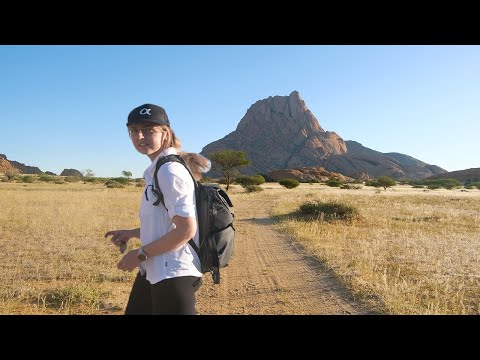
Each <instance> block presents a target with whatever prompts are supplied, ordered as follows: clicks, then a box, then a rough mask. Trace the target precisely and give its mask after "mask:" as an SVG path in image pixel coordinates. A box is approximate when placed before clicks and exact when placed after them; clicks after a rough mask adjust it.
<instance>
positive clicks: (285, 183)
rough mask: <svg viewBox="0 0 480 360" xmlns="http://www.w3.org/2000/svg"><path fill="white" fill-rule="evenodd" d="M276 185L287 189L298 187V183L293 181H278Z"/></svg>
mask: <svg viewBox="0 0 480 360" xmlns="http://www.w3.org/2000/svg"><path fill="white" fill-rule="evenodd" d="M278 183H279V184H280V185H282V186H284V187H286V188H287V189H293V188H296V187H297V186H299V185H300V182H299V181H298V180H295V179H283V180H280V181H279V182H278Z"/></svg>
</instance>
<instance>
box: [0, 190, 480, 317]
mask: <svg viewBox="0 0 480 360" xmlns="http://www.w3.org/2000/svg"><path fill="white" fill-rule="evenodd" d="M262 187H263V188H264V189H265V191H262V192H259V193H254V194H245V193H243V189H242V188H241V187H239V186H234V187H233V188H232V189H231V190H230V191H229V194H230V196H231V198H232V201H233V202H234V204H235V203H237V202H239V201H248V199H249V197H251V196H255V197H262V196H265V198H266V197H267V196H268V195H270V197H271V194H272V193H274V194H276V195H277V201H276V203H275V204H273V206H274V209H273V214H274V215H278V219H279V220H281V221H279V222H278V223H277V225H276V226H277V228H278V229H280V230H281V231H285V232H287V233H289V234H291V235H292V237H294V238H296V239H297V240H298V241H301V242H302V243H303V244H305V246H306V247H308V248H309V249H311V250H312V252H314V253H315V254H316V255H317V256H318V258H319V259H321V261H323V262H324V263H325V264H327V265H328V266H329V267H331V268H332V269H333V270H334V271H335V272H336V273H337V274H339V277H340V278H341V279H343V280H344V281H345V283H346V284H348V285H349V286H350V287H351V288H352V290H353V291H354V293H355V294H357V295H358V296H366V295H374V296H376V297H377V298H379V299H381V302H382V303H383V304H384V309H386V311H387V312H388V313H393V314H479V313H480V307H479V300H478V299H479V298H480V286H479V285H480V231H479V230H480V212H479V210H480V201H479V200H480V190H469V191H468V192H460V191H459V190H435V191H429V192H424V191H422V189H411V188H410V187H402V186H397V187H395V188H394V189H389V190H387V191H383V190H382V191H380V192H378V191H375V190H374V189H373V188H364V189H361V190H340V189H334V188H328V187H326V186H323V185H319V184H314V185H308V184H301V186H300V187H299V188H297V189H292V190H286V189H284V188H282V187H280V186H279V185H278V184H264V185H262ZM141 196H142V189H141V188H137V187H133V186H129V187H127V188H125V189H107V188H106V187H105V186H103V185H101V184H96V185H94V184H88V183H87V184H82V183H72V184H62V185H56V184H50V183H32V184H19V183H0V209H1V210H0V254H1V258H2V261H1V262H0V314H18V313H21V314H120V313H123V308H124V306H125V303H126V300H127V298H128V293H129V291H130V287H131V284H132V281H133V277H134V276H135V273H127V274H125V273H123V272H121V271H119V270H118V269H116V263H117V261H118V259H119V258H120V254H119V252H118V250H117V249H116V248H114V247H113V246H112V245H111V243H110V241H109V240H108V239H104V238H103V234H104V233H105V232H106V231H107V230H111V229H116V228H131V227H137V226H138V224H139V221H138V209H139V205H140V198H141ZM307 199H308V200H310V199H316V200H333V201H336V202H342V203H345V204H348V205H353V206H355V207H356V208H358V210H359V212H360V215H361V217H362V219H361V220H359V221H355V222H353V223H350V224H344V223H341V222H338V223H329V224H327V223H318V222H304V221H300V220H298V219H295V218H293V217H291V216H289V215H288V214H290V213H291V212H292V211H294V210H295V209H296V208H297V207H298V205H299V204H300V203H302V202H303V201H306V200H307ZM266 206H269V207H270V206H272V204H270V203H268V202H266ZM245 227H248V225H245ZM242 231H244V232H247V233H248V231H249V230H248V229H242ZM136 245H137V243H135V244H131V245H130V247H133V246H136Z"/></svg>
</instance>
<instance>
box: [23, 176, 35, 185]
mask: <svg viewBox="0 0 480 360" xmlns="http://www.w3.org/2000/svg"><path fill="white" fill-rule="evenodd" d="M20 180H21V181H22V182H24V183H33V182H34V181H35V179H34V178H33V176H30V175H25V176H22V177H21V178H20Z"/></svg>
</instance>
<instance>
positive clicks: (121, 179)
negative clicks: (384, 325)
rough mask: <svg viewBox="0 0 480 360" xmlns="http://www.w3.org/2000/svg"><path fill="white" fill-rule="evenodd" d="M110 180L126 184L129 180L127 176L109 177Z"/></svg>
mask: <svg viewBox="0 0 480 360" xmlns="http://www.w3.org/2000/svg"><path fill="white" fill-rule="evenodd" d="M110 180H111V181H116V182H118V183H120V184H124V185H126V184H128V183H129V182H130V181H131V180H130V179H129V178H126V177H117V178H111V179H110Z"/></svg>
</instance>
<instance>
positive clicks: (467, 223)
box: [273, 184, 480, 314]
mask: <svg viewBox="0 0 480 360" xmlns="http://www.w3.org/2000/svg"><path fill="white" fill-rule="evenodd" d="M277 191H279V194H280V191H281V190H277ZM285 193H287V194H288V195H287V196H284V194H285ZM281 194H282V196H279V200H278V202H277V204H276V206H275V209H274V211H273V213H274V215H277V216H279V217H278V218H279V223H278V224H277V226H278V228H279V229H281V230H282V231H285V232H287V233H288V234H290V235H292V236H293V237H294V238H296V239H297V240H298V241H300V242H302V243H303V244H304V245H305V246H306V247H307V248H308V249H310V250H311V251H313V252H314V253H315V254H316V256H317V257H318V258H319V259H321V260H322V261H323V262H324V263H325V264H327V266H329V267H330V268H332V269H333V270H334V271H335V272H336V273H337V274H338V275H339V277H340V278H341V279H342V280H344V281H345V283H346V284H348V285H349V286H350V287H351V288H352V290H353V291H354V292H355V293H356V294H358V295H359V296H366V295H373V297H374V298H377V299H379V300H380V302H381V303H382V307H383V308H384V309H385V310H384V311H386V312H387V313H391V314H479V313H480V300H479V299H480V211H479V210H480V191H479V190H469V191H468V192H462V191H460V190H443V189H439V190H435V191H428V192H425V191H423V190H422V189H412V188H411V187H409V186H396V187H395V188H393V189H388V190H387V191H384V190H381V191H376V190H375V189H373V188H370V187H365V188H363V189H361V190H340V189H335V188H328V187H326V186H321V185H316V186H309V185H304V184H303V185H302V186H301V187H300V188H297V189H294V190H290V191H289V192H286V191H281ZM307 199H308V200H310V199H315V200H320V201H336V202H341V203H344V204H347V205H351V206H354V207H356V208H357V209H358V210H359V212H360V215H361V217H362V219H361V220H359V221H354V222H353V223H350V224H346V223H343V222H336V223H325V222H318V221H302V220H299V219H298V218H295V217H292V216H289V215H288V214H291V213H292V212H293V211H295V210H296V209H297V208H298V206H299V205H300V204H301V203H302V202H305V201H307Z"/></svg>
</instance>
